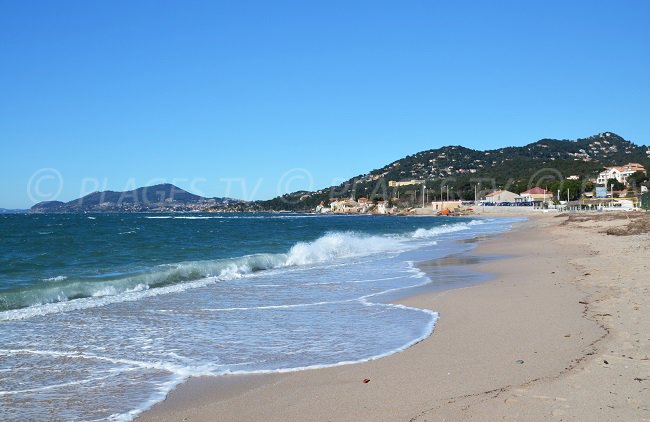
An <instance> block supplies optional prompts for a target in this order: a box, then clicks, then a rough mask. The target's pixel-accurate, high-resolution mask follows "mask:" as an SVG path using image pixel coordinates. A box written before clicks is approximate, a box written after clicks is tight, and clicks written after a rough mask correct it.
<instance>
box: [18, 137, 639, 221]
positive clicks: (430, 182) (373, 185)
mask: <svg viewBox="0 0 650 422" xmlns="http://www.w3.org/2000/svg"><path fill="white" fill-rule="evenodd" d="M629 162H634V163H639V164H642V165H643V166H645V167H646V168H648V169H650V147H647V146H641V145H636V144H634V143H632V142H630V141H628V140H626V139H624V138H623V137H621V136H619V135H617V134H615V133H613V132H604V133H600V134H598V135H594V136H590V137H588V138H582V139H577V140H558V139H541V140H539V141H536V142H533V143H530V144H528V145H525V146H522V147H506V148H499V149H493V150H486V151H480V150H475V149H470V148H465V147H463V146H460V145H457V146H445V147H442V148H437V149H430V150H426V151H422V152H418V153H417V154H413V155H408V156H406V157H404V158H402V159H399V160H397V161H394V162H392V163H390V164H388V165H385V166H383V167H381V168H379V169H376V170H372V171H370V172H369V173H366V174H362V175H358V176H355V177H352V178H350V179H349V180H347V181H346V182H343V183H341V184H340V185H336V186H330V187H327V188H324V189H320V190H318V191H313V192H309V191H298V192H293V193H288V194H285V195H283V196H279V197H277V198H273V199H271V200H266V201H253V202H246V201H241V200H236V199H230V198H204V197H202V196H199V195H194V194H192V193H189V192H187V191H184V190H183V189H181V188H179V187H177V186H174V185H172V184H161V185H155V186H149V187H143V188H139V189H135V190H131V191H126V192H114V191H104V192H94V193H91V194H89V195H86V196H84V197H83V198H79V199H75V200H73V201H70V202H59V201H50V202H41V203H38V204H36V205H34V206H33V207H32V208H31V210H30V211H31V212H34V213H43V212H146V211H214V210H219V211H279V210H290V211H306V210H313V209H314V208H315V207H316V206H317V205H318V204H320V203H321V202H324V203H326V204H327V203H328V202H329V201H330V199H332V198H335V197H336V198H349V197H355V198H360V197H367V198H369V199H371V200H379V199H392V198H395V197H396V196H399V197H401V198H415V197H416V195H418V194H421V189H422V183H421V182H420V181H424V182H425V184H426V187H427V188H428V190H429V192H430V199H431V200H433V199H435V198H436V195H439V192H440V191H441V188H444V190H445V195H446V193H447V190H449V192H450V194H449V195H450V196H449V198H450V199H474V195H475V192H476V189H477V187H478V188H479V189H481V190H483V191H490V190H493V189H497V188H504V189H508V190H512V191H514V192H521V191H524V190H526V189H529V188H531V187H534V186H540V187H545V186H546V185H549V184H551V183H553V182H558V181H560V182H562V181H564V180H565V179H567V178H571V179H573V180H572V182H573V183H578V184H580V183H584V182H586V181H587V180H589V179H592V178H595V177H596V176H597V174H598V172H599V171H600V170H602V169H603V167H605V166H613V165H623V164H626V163H629ZM405 180H406V181H408V180H417V181H418V183H417V184H413V185H411V186H401V187H395V186H394V183H391V182H400V181H405ZM576 180H577V182H576ZM438 197H439V196H438ZM445 197H446V196H445ZM420 198H421V197H420ZM407 201H408V199H407ZM419 201H421V199H419Z"/></svg>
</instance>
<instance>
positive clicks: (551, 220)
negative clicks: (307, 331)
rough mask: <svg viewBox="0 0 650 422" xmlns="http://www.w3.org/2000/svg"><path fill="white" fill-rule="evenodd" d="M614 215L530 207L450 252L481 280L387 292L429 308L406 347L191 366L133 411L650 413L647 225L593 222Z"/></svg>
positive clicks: (334, 415) (271, 416)
mask: <svg viewBox="0 0 650 422" xmlns="http://www.w3.org/2000/svg"><path fill="white" fill-rule="evenodd" d="M626 224H630V220H626V219H624V218H620V219H598V218H595V219H587V220H573V221H567V217H556V216H555V215H540V216H536V217H531V219H530V220H529V221H528V222H526V223H523V224H521V225H519V226H518V227H517V229H516V230H514V231H512V232H509V233H507V234H505V235H502V236H499V237H498V238H495V239H489V240H487V241H483V242H482V243H480V244H479V245H478V247H477V249H475V250H474V251H473V252H472V255H476V256H483V257H495V256H507V257H508V258H505V259H498V260H494V259H487V260H481V259H476V260H473V262H461V263H462V264H469V265H470V266H472V267H474V268H475V269H477V270H480V271H483V272H488V273H490V274H492V280H491V281H488V282H484V283H480V284H476V285H472V286H470V287H464V288H458V289H453V290H445V291H438V292H428V293H423V294H418V295H415V296H411V297H408V298H403V299H400V300H399V301H398V302H400V303H404V304H406V305H408V306H415V307H420V308H427V309H433V310H435V311H438V312H439V313H440V320H439V322H438V325H437V326H436V329H435V331H434V333H433V334H432V335H431V336H430V337H429V338H428V339H426V340H424V341H422V342H420V343H418V344H416V345H415V346H413V347H411V348H409V349H408V350H406V351H404V352H401V353H397V354H395V355H392V356H389V357H386V358H383V359H379V360H376V361H371V362H367V363H363V364H356V365H349V366H339V367H334V368H326V369H318V370H310V371H302V372H295V373H287V374H271V375H258V376H246V377H241V376H233V377H220V378H199V379H191V380H189V381H188V382H187V383H185V384H183V385H181V386H179V388H177V389H176V390H174V391H173V392H172V393H170V395H169V397H168V398H167V400H165V401H164V402H162V403H160V404H158V405H156V406H155V407H154V408H153V409H151V410H150V411H148V412H146V413H145V414H143V415H142V416H141V417H140V418H139V420H142V421H152V420H155V421H163V420H164V421H182V420H185V421H208V420H264V421H281V420H282V421H285V420H296V421H297V420H301V421H305V420H306V421H322V420H337V421H338V420H340V421H361V420H377V421H383V420H385V421H402V420H415V421H432V420H450V421H456V420H497V419H499V420H526V421H529V420H533V421H535V420H540V421H541V420H557V421H559V420H650V404H649V403H650V401H649V400H647V398H648V397H649V395H650V390H649V387H650V364H649V362H650V361H649V360H648V354H650V335H648V334H647V333H649V332H650V318H649V317H648V315H647V312H644V311H643V310H644V309H645V310H646V311H647V309H648V305H649V304H650V303H649V302H650V300H649V297H650V277H648V275H647V274H648V268H647V265H648V263H647V257H648V248H649V247H648V245H649V244H650V242H649V240H650V236H649V235H648V234H647V233H638V234H634V235H632V236H613V235H608V234H606V232H607V230H612V229H615V230H614V231H616V230H618V231H619V232H625V225H626ZM637 226H638V224H637ZM458 259H461V261H462V259H464V258H459V257H450V258H449V260H452V261H454V260H456V261H457V260H458ZM448 263H449V262H448ZM456 263H458V262H456ZM451 264H452V265H453V262H452V263H451ZM436 265H440V264H435V265H434V264H430V270H431V271H433V272H434V273H435V267H436ZM425 267H426V263H425ZM644 271H645V273H644ZM365 380H369V381H368V382H364V381H365Z"/></svg>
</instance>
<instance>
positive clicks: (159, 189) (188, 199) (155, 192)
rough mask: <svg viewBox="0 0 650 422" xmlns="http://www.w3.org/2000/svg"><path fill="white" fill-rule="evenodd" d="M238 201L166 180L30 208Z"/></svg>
mask: <svg viewBox="0 0 650 422" xmlns="http://www.w3.org/2000/svg"><path fill="white" fill-rule="evenodd" d="M232 202H236V203H238V202H241V201H237V200H232V199H229V198H204V197H202V196H199V195H194V194H192V193H189V192H187V191H185V190H183V189H181V188H179V187H177V186H174V185H172V184H169V183H165V184H160V185H154V186H147V187H142V188H138V189H134V190H130V191H125V192H115V191H110V190H109V191H103V192H93V193H91V194H88V195H86V196H84V197H81V198H78V199H75V200H73V201H70V202H60V201H46V202H39V203H38V204H36V205H34V206H33V207H32V208H31V210H30V212H32V213H48V212H58V213H65V212H145V211H206V210H209V209H212V208H219V207H223V206H228V205H230V204H231V203H232Z"/></svg>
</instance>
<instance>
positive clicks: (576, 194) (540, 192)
mask: <svg viewBox="0 0 650 422" xmlns="http://www.w3.org/2000/svg"><path fill="white" fill-rule="evenodd" d="M647 180H648V179H647V171H646V169H645V167H644V166H643V165H641V164H639V163H627V164H625V165H622V166H607V167H605V168H603V170H602V171H601V172H600V173H598V175H597V177H594V178H591V179H585V180H581V179H580V177H579V176H575V175H572V176H568V177H566V181H574V182H582V184H578V185H577V186H579V187H580V189H576V188H575V186H576V183H573V184H571V185H572V186H573V187H574V190H573V192H572V191H571V187H567V188H565V187H564V186H563V185H564V184H565V183H562V182H560V183H559V188H558V189H557V190H555V191H552V190H550V189H549V188H548V187H541V186H533V187H530V188H529V189H527V190H525V191H521V192H513V191H510V190H508V189H506V188H498V189H494V190H487V191H484V190H479V188H478V184H477V185H476V190H475V196H474V198H471V199H468V198H454V197H453V193H452V196H451V197H450V194H449V190H448V188H447V189H446V190H445V187H442V186H441V189H440V197H439V198H438V199H436V200H433V201H428V200H427V198H428V195H429V193H430V192H429V191H430V189H428V188H427V182H426V181H425V180H417V179H411V180H400V181H394V180H391V181H389V182H388V186H389V187H391V188H396V190H395V192H396V196H395V197H393V198H391V199H390V200H384V199H379V200H375V201H372V200H370V199H369V198H367V197H360V198H354V197H350V198H332V199H331V200H330V202H329V204H326V203H325V201H323V202H321V204H320V205H318V206H317V207H316V209H315V212H316V213H319V214H330V213H332V214H381V215H390V214H405V213H415V214H422V213H429V214H431V213H432V214H438V215H464V214H471V213H477V212H490V211H499V212H508V211H509V210H511V211H512V212H521V211H524V210H556V211H603V210H635V209H645V210H648V209H649V202H650V194H649V193H648V186H647ZM643 182H645V183H643ZM555 185H558V183H555ZM566 185H569V183H566ZM409 187H410V188H412V192H413V193H412V197H413V199H414V200H413V201H412V202H414V203H417V202H418V200H417V196H418V195H419V197H420V198H421V201H422V202H421V204H420V203H418V205H420V206H411V207H407V208H404V207H399V205H398V204H399V203H400V198H399V190H397V188H409ZM431 194H432V195H434V193H433V192H431ZM521 207H527V208H521Z"/></svg>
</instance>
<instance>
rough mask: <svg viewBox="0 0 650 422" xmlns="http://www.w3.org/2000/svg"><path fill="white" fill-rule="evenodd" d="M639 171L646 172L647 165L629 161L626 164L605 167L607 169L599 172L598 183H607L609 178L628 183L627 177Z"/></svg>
mask: <svg viewBox="0 0 650 422" xmlns="http://www.w3.org/2000/svg"><path fill="white" fill-rule="evenodd" d="M637 171H642V172H644V173H645V167H643V166H642V165H641V164H638V163H628V164H626V165H624V166H612V167H605V170H603V171H601V172H600V173H599V174H598V179H596V184H598V185H605V184H607V181H608V180H609V179H616V180H618V181H619V182H620V183H627V178H628V177H630V176H631V175H632V174H634V173H636V172H637Z"/></svg>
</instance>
